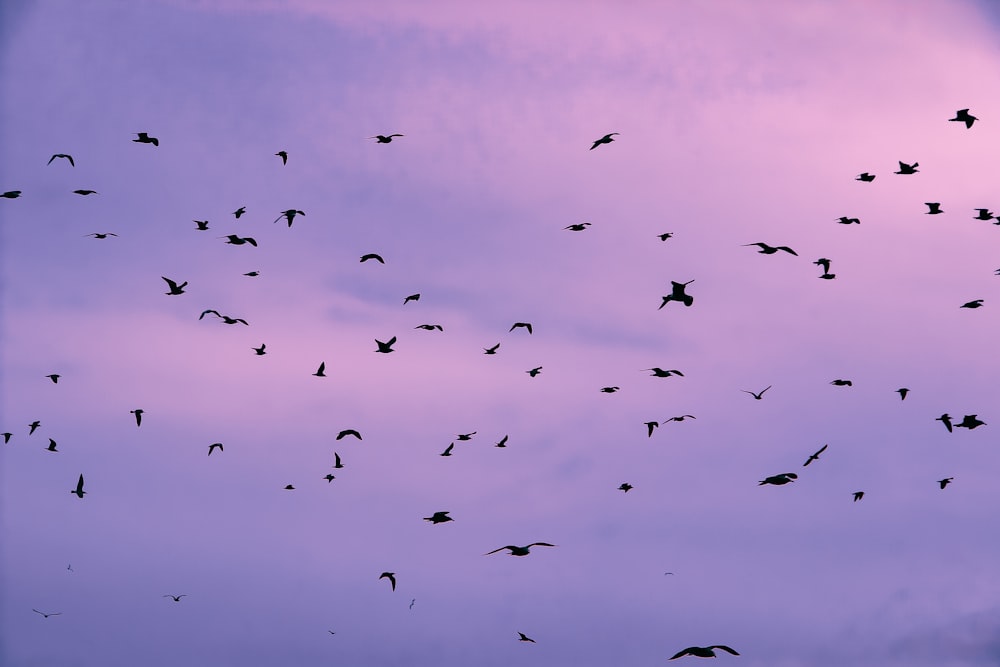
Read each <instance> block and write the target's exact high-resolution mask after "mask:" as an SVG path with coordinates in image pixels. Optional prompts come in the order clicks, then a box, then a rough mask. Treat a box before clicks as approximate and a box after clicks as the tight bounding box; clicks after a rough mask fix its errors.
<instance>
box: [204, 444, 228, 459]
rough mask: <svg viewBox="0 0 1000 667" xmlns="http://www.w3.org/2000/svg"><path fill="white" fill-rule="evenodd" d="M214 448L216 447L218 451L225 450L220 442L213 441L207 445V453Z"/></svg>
mask: <svg viewBox="0 0 1000 667" xmlns="http://www.w3.org/2000/svg"><path fill="white" fill-rule="evenodd" d="M216 449H218V450H219V451H220V452H224V451H226V448H225V447H223V446H222V443H221V442H213V443H212V444H211V445H209V446H208V455H209V456H211V455H212V452H214V451H215V450H216Z"/></svg>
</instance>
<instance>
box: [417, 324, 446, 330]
mask: <svg viewBox="0 0 1000 667" xmlns="http://www.w3.org/2000/svg"><path fill="white" fill-rule="evenodd" d="M413 328H414V329H423V330H424V331H434V330H435V329H437V330H438V331H444V327H442V326H441V325H440V324H418V325H417V326H415V327H413Z"/></svg>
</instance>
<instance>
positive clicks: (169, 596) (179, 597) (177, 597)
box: [160, 593, 187, 602]
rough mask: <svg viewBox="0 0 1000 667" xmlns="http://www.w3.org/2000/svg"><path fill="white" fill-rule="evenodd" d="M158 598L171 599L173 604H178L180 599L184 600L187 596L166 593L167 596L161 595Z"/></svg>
mask: <svg viewBox="0 0 1000 667" xmlns="http://www.w3.org/2000/svg"><path fill="white" fill-rule="evenodd" d="M160 597H165V598H171V599H173V601H174V602H180V601H181V598H186V597H187V594H186V593H185V594H184V595H170V594H169V593H168V594H166V595H162V596H160Z"/></svg>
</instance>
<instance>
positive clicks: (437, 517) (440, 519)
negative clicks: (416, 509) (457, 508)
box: [424, 512, 454, 524]
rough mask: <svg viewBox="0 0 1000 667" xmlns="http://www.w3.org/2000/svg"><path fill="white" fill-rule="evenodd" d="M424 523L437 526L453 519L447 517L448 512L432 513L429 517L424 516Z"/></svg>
mask: <svg viewBox="0 0 1000 667" xmlns="http://www.w3.org/2000/svg"><path fill="white" fill-rule="evenodd" d="M424 521H430V522H431V523H435V524H437V523H446V522H448V521H454V519H452V518H451V517H450V516H448V512H434V514H432V515H431V516H425V517H424Z"/></svg>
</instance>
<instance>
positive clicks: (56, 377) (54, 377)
mask: <svg viewBox="0 0 1000 667" xmlns="http://www.w3.org/2000/svg"><path fill="white" fill-rule="evenodd" d="M45 377H47V378H48V379H50V380H52V384H59V378H61V377H62V375H59V374H58V373H52V374H51V375H46V376H45Z"/></svg>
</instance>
